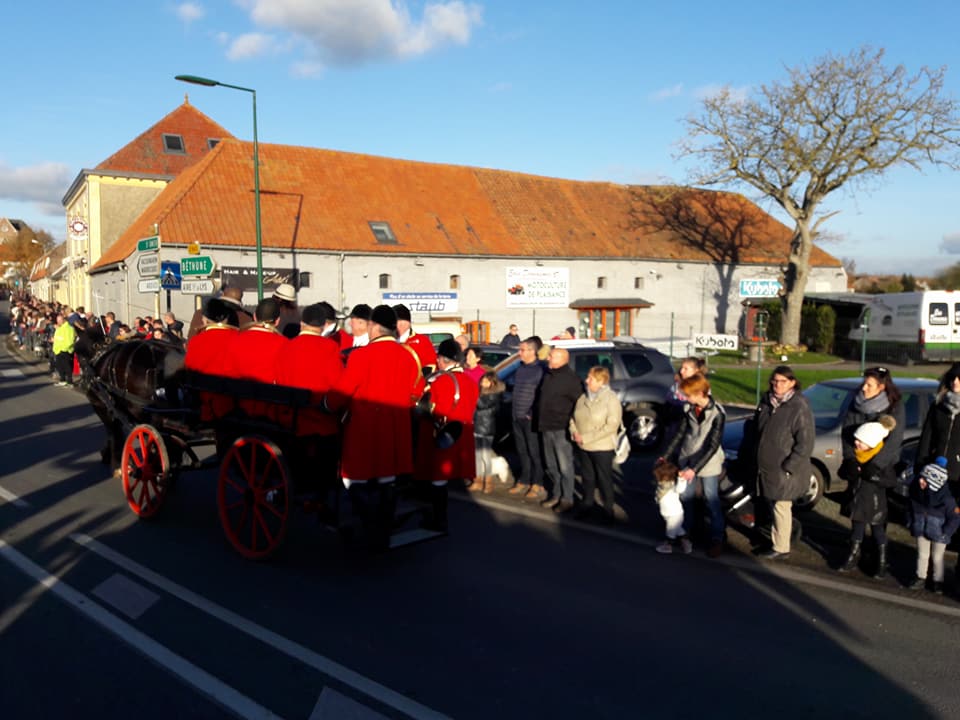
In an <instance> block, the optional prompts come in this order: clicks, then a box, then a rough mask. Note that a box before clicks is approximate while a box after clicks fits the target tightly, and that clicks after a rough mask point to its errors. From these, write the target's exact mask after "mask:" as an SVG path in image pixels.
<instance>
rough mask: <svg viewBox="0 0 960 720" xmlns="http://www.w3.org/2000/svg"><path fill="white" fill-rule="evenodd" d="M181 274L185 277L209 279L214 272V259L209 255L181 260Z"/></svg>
mask: <svg viewBox="0 0 960 720" xmlns="http://www.w3.org/2000/svg"><path fill="white" fill-rule="evenodd" d="M180 272H181V274H183V275H194V276H200V277H207V276H208V275H209V274H210V273H212V272H213V258H212V257H210V256H209V255H197V256H196V257H185V258H181V259H180Z"/></svg>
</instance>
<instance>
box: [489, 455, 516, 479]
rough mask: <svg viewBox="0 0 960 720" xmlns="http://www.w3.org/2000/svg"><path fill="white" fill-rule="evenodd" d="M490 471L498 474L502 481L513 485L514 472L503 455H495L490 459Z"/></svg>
mask: <svg viewBox="0 0 960 720" xmlns="http://www.w3.org/2000/svg"><path fill="white" fill-rule="evenodd" d="M490 471H491V472H492V473H493V474H494V475H496V476H497V477H498V478H499V479H500V482H502V483H509V484H510V485H513V472H511V470H510V463H508V462H507V459H506V458H505V457H503V456H502V455H494V456H493V460H491V461H490Z"/></svg>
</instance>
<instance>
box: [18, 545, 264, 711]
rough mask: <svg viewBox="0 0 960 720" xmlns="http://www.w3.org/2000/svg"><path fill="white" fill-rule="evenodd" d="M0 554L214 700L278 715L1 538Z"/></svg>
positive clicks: (234, 707)
mask: <svg viewBox="0 0 960 720" xmlns="http://www.w3.org/2000/svg"><path fill="white" fill-rule="evenodd" d="M0 557H3V558H4V559H5V560H6V561H7V562H9V563H10V564H11V565H13V566H14V567H16V568H17V569H18V570H20V571H21V572H22V573H23V574H24V575H27V576H28V577H30V578H32V579H33V580H35V581H36V582H37V584H39V585H42V586H43V587H45V588H46V589H47V590H49V591H50V592H52V593H53V594H54V595H56V596H57V597H58V598H59V599H60V600H62V601H63V602H65V603H66V604H67V605H69V606H70V607H72V608H73V609H74V610H76V611H77V612H79V613H80V614H81V615H86V616H87V618H89V619H90V620H92V621H93V622H95V623H96V624H97V625H99V626H100V627H102V628H103V629H104V630H106V631H108V632H109V633H111V634H112V635H114V636H115V637H116V638H118V639H119V640H120V641H121V642H124V643H126V644H127V645H130V646H132V647H133V648H134V649H136V650H137V651H139V652H140V653H141V654H142V655H143V656H144V657H146V658H147V659H148V660H150V661H152V662H154V663H156V664H157V665H159V666H161V667H163V668H165V669H166V670H168V671H170V672H171V673H172V674H174V675H176V676H177V677H179V678H180V679H181V680H183V681H184V682H185V683H187V684H188V685H190V686H191V687H193V688H195V689H196V690H198V691H199V692H200V693H202V694H203V695H205V696H207V697H208V698H210V699H211V700H213V701H214V702H216V703H217V704H219V705H221V706H222V707H224V708H226V709H227V710H229V711H231V712H233V713H235V714H237V715H239V716H240V717H242V718H275V717H278V716H277V715H274V714H273V713H272V712H270V711H269V710H268V709H267V708H265V707H263V706H262V705H259V704H258V703H256V702H254V701H253V700H251V699H250V698H248V697H247V696H246V695H243V694H241V693H240V692H238V691H237V690H235V689H234V688H232V687H230V686H229V685H227V684H226V683H223V682H221V681H220V680H218V679H217V678H215V677H214V676H213V675H211V674H210V673H208V672H206V671H205V670H202V669H201V668H199V667H197V666H196V665H194V664H193V663H191V662H190V661H189V660H187V659H185V658H183V657H180V656H179V655H177V654H176V653H174V652H172V651H171V650H169V649H168V648H167V647H165V646H164V645H161V644H160V643H158V642H156V641H155V640H153V639H152V638H150V637H148V636H147V635H144V634H143V633H142V632H140V631H139V630H137V629H136V628H135V627H133V626H132V625H130V624H129V623H126V622H124V621H123V620H121V619H120V618H118V617H117V616H116V615H113V614H111V613H110V612H109V611H107V610H106V609H104V608H103V607H101V606H100V605H97V604H96V603H95V602H93V600H92V599H91V598H89V597H87V596H86V595H84V594H83V593H81V592H79V591H77V590H75V589H74V588H72V587H71V586H70V585H67V584H66V583H65V582H63V581H62V580H60V578H58V577H56V576H55V575H51V574H49V573H48V572H47V571H46V570H44V569H43V568H42V567H40V566H39V565H37V564H35V563H34V562H33V561H32V560H30V559H29V558H27V557H26V556H25V555H22V554H20V553H19V552H17V551H16V550H14V549H13V548H12V547H10V546H9V545H8V544H7V543H5V542H4V541H3V540H0Z"/></svg>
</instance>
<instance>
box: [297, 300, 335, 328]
mask: <svg viewBox="0 0 960 720" xmlns="http://www.w3.org/2000/svg"><path fill="white" fill-rule="evenodd" d="M324 306H326V307H324ZM329 307H330V305H329V304H328V303H314V304H313V305H307V306H306V307H305V308H304V309H303V311H302V312H301V313H300V320H301V321H303V323H304V325H309V326H310V327H318V328H322V327H323V326H324V325H326V324H327V322H328V321H329V320H333V315H332V313H331V312H330V311H329V310H328V309H327V308H329Z"/></svg>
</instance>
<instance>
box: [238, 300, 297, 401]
mask: <svg viewBox="0 0 960 720" xmlns="http://www.w3.org/2000/svg"><path fill="white" fill-rule="evenodd" d="M279 320H280V306H279V304H278V303H277V301H276V300H274V299H273V298H264V299H263V300H261V301H260V302H259V304H258V305H257V309H256V310H255V311H254V313H253V322H252V323H251V324H250V325H248V326H247V327H246V328H245V329H243V330H241V331H240V332H239V333H237V337H236V339H235V340H234V341H233V345H232V346H231V348H230V357H229V359H228V361H227V367H228V370H227V372H226V373H225V374H226V375H227V377H232V378H237V379H238V380H255V381H257V382H261V383H265V384H268V385H273V384H274V382H275V378H276V374H277V360H278V358H279V357H280V354H281V353H282V352H283V351H284V349H286V347H287V344H288V343H289V342H290V341H289V340H288V339H287V338H285V337H284V336H283V335H281V334H280V332H279V331H278V330H277V323H278V322H279ZM237 405H238V406H239V407H240V409H241V410H243V411H244V412H246V413H247V415H250V416H268V415H269V414H270V412H271V408H270V406H269V404H268V403H266V402H263V401H262V400H240V401H238V403H237Z"/></svg>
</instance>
